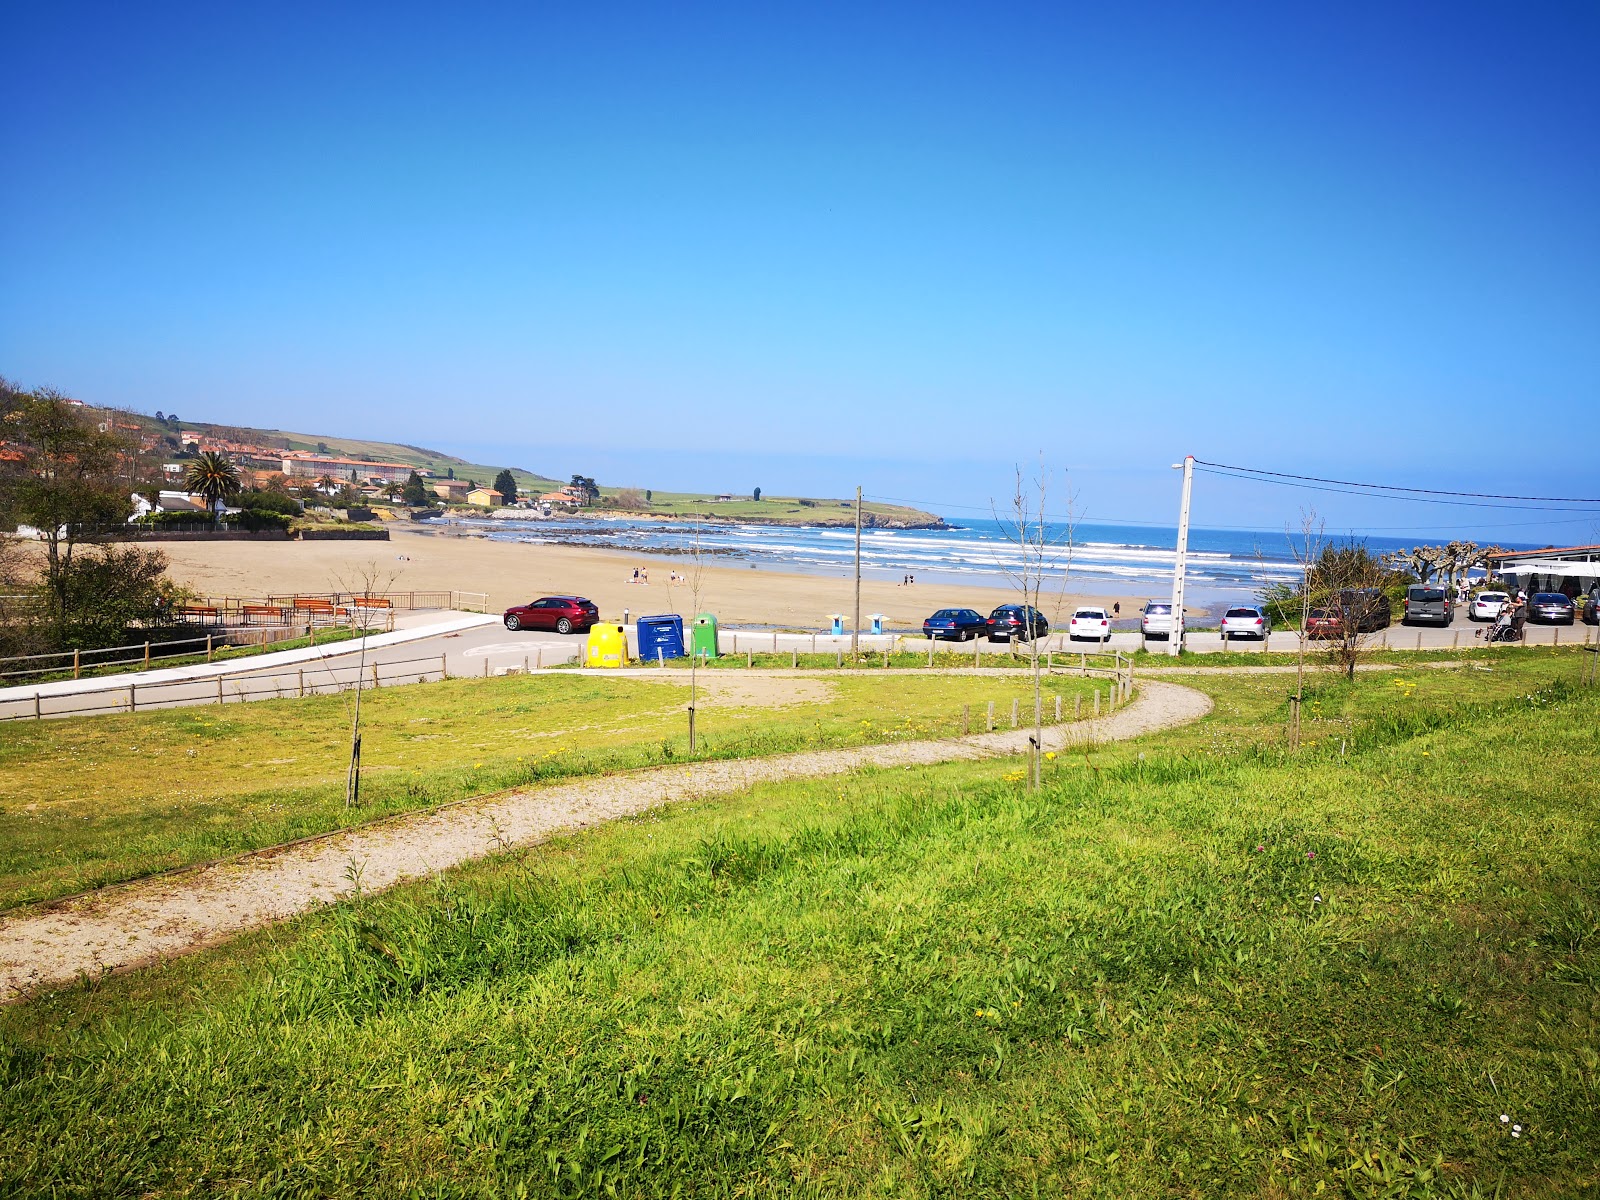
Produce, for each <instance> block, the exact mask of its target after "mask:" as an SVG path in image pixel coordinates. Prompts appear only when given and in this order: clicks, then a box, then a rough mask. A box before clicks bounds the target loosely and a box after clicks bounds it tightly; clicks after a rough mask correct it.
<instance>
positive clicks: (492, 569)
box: [158, 530, 1138, 629]
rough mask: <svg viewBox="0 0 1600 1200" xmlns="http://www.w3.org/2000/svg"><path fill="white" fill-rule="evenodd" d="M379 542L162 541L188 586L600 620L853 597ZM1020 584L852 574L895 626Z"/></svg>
mask: <svg viewBox="0 0 1600 1200" xmlns="http://www.w3.org/2000/svg"><path fill="white" fill-rule="evenodd" d="M391 535H392V536H391V540H390V541H387V542H337V541H312V542H299V541H293V542H161V543H158V544H159V546H160V548H161V549H162V550H163V551H164V552H165V553H166V556H167V561H168V563H169V564H170V566H169V572H168V573H169V574H170V575H171V577H172V578H173V579H174V580H176V581H178V582H180V583H184V584H187V585H188V586H189V587H190V588H192V589H193V590H194V591H196V592H199V593H202V594H205V595H211V596H265V595H267V594H268V593H269V592H270V593H273V594H281V593H286V592H325V591H332V590H336V589H337V590H356V589H357V588H359V587H360V582H359V581H360V579H361V578H362V577H363V575H364V574H366V573H367V572H369V571H375V572H376V576H377V578H378V579H379V581H380V582H383V581H386V580H388V579H389V577H390V576H391V575H392V576H393V582H392V583H391V584H390V585H389V586H390V587H391V588H392V589H393V590H396V591H409V590H419V591H421V590H434V589H439V590H444V589H450V590H455V591H464V592H487V593H488V595H489V610H490V611H491V612H493V611H495V610H498V609H502V608H506V607H508V606H509V605H512V604H516V603H520V602H523V601H526V600H530V599H533V598H535V597H538V596H543V595H550V594H570V593H575V594H578V595H584V596H588V597H589V598H590V599H592V600H593V601H594V602H595V603H596V604H598V605H599V606H600V611H601V613H602V614H603V615H604V616H605V617H606V618H607V619H609V620H615V619H620V618H621V616H622V613H623V610H624V609H626V610H628V611H629V612H630V613H631V614H632V615H633V616H635V617H636V616H639V615H640V614H650V613H662V612H678V613H685V614H689V613H692V612H695V611H701V612H713V613H716V614H717V616H718V618H719V619H720V620H721V621H722V622H723V623H724V624H732V625H771V626H777V627H780V628H793V629H822V628H824V627H826V625H827V623H828V616H829V614H830V613H844V614H846V618H847V625H848V615H849V614H850V612H851V611H852V608H853V606H854V598H853V583H852V580H851V578H850V577H849V576H840V577H833V578H830V577H828V576H823V575H803V574H787V573H782V572H778V571H770V570H757V569H752V568H751V567H749V566H748V565H743V564H741V565H740V566H737V567H734V566H728V565H724V564H720V563H715V562H714V561H712V560H707V561H706V563H705V565H704V566H702V567H701V569H700V573H699V574H700V580H699V588H698V597H697V596H696V594H695V591H696V589H695V588H694V587H693V586H692V583H691V582H689V581H685V582H679V583H673V582H670V581H669V580H670V576H671V574H672V572H674V571H676V572H679V573H681V574H683V575H686V576H692V575H693V574H694V563H693V561H692V560H691V559H688V558H686V557H685V556H682V555H649V554H643V553H635V552H624V551H615V550H596V549H590V548H586V547H571V546H549V545H528V544H523V543H514V542H491V541H487V540H485V539H482V538H472V537H452V536H448V535H441V534H428V533H412V532H409V531H405V530H392V531H391ZM635 567H642V568H646V569H647V570H648V572H649V579H650V582H649V583H648V584H647V585H645V584H634V583H632V582H630V581H631V579H632V576H633V570H634V568H635ZM1018 599H1019V593H1017V592H1015V591H1011V590H1008V589H1004V588H988V587H970V586H961V585H955V586H946V585H942V584H937V585H936V584H921V583H919V584H913V585H911V586H909V587H906V586H901V585H898V584H896V583H894V582H893V581H882V580H866V579H864V580H863V581H862V584H861V613H862V618H863V622H865V619H866V617H867V615H868V614H870V613H882V614H884V616H885V618H886V620H887V623H889V624H891V625H895V626H899V627H905V626H920V625H921V624H922V619H923V618H924V617H926V616H927V615H928V614H929V613H931V612H932V611H933V610H934V609H936V608H947V607H964V608H975V609H977V610H979V611H980V612H983V613H988V612H989V610H990V609H992V608H994V607H995V605H997V604H1006V603H1011V602H1014V601H1016V600H1018ZM1118 601H1120V602H1121V604H1122V611H1123V614H1124V615H1125V616H1126V615H1131V614H1132V613H1134V612H1136V611H1137V609H1138V604H1137V602H1135V601H1134V600H1132V599H1130V597H1129V596H1126V595H1122V596H1112V595H1099V594H1083V593H1069V594H1068V595H1066V596H1062V595H1060V594H1059V593H1057V594H1046V595H1045V596H1044V597H1043V598H1042V600H1041V601H1040V604H1039V607H1040V608H1041V609H1042V610H1043V611H1044V613H1045V615H1046V616H1047V617H1048V618H1049V619H1050V621H1051V623H1052V624H1057V623H1058V619H1057V618H1058V614H1059V617H1060V620H1062V621H1064V620H1065V619H1066V617H1067V616H1068V615H1070V612H1071V608H1072V607H1073V606H1074V605H1077V604H1095V603H1103V604H1105V605H1106V606H1107V607H1109V606H1110V605H1111V604H1113V603H1116V602H1118Z"/></svg>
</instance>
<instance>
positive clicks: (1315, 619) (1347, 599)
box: [1306, 588, 1391, 638]
mask: <svg viewBox="0 0 1600 1200" xmlns="http://www.w3.org/2000/svg"><path fill="white" fill-rule="evenodd" d="M1347 620H1348V621H1349V622H1350V623H1351V625H1352V626H1353V627H1354V630H1355V632H1356V633H1372V632H1375V631H1376V630H1379V629H1387V628H1388V627H1389V622H1390V620H1391V614H1390V612H1389V597H1387V596H1385V595H1384V594H1383V593H1382V592H1381V591H1379V590H1378V589H1377V588H1346V589H1345V590H1344V591H1341V592H1339V593H1338V595H1337V596H1336V597H1335V602H1334V603H1332V604H1327V605H1321V606H1319V607H1317V608H1313V609H1312V610H1311V611H1310V612H1309V613H1308V614H1307V615H1306V636H1307V637H1313V638H1342V637H1344V630H1345V622H1346V621H1347Z"/></svg>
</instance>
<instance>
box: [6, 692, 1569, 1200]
mask: <svg viewBox="0 0 1600 1200" xmlns="http://www.w3.org/2000/svg"><path fill="white" fill-rule="evenodd" d="M1553 671H1554V668H1552V667H1551V666H1550V665H1549V664H1548V663H1546V664H1542V665H1540V664H1533V665H1524V666H1522V667H1520V668H1518V669H1517V670H1516V671H1514V672H1511V671H1508V672H1503V673H1499V674H1497V675H1495V676H1493V677H1477V676H1475V675H1473V674H1469V673H1463V674H1460V675H1438V674H1434V673H1427V674H1419V676H1418V677H1417V678H1415V679H1413V680H1409V681H1406V682H1403V683H1401V684H1398V685H1397V684H1396V683H1395V682H1394V681H1392V680H1391V679H1388V678H1383V679H1368V680H1362V681H1360V682H1358V684H1357V685H1356V686H1355V688H1354V689H1349V688H1346V687H1344V686H1343V685H1341V684H1338V683H1335V682H1330V681H1327V680H1326V679H1324V680H1320V681H1319V687H1318V690H1317V694H1316V702H1315V704H1314V705H1313V708H1312V715H1311V717H1310V721H1311V725H1312V728H1313V731H1314V732H1313V734H1312V739H1311V740H1312V742H1313V743H1314V744H1313V745H1311V746H1310V747H1308V748H1307V749H1306V750H1305V751H1303V752H1302V753H1301V754H1300V755H1299V756H1298V757H1290V756H1287V755H1284V754H1282V753H1281V752H1280V751H1279V750H1277V749H1276V748H1275V747H1274V746H1273V745H1272V741H1273V736H1274V728H1275V727H1276V726H1277V724H1278V723H1279V722H1281V720H1282V719H1283V715H1284V714H1283V711H1282V707H1281V704H1280V701H1281V698H1282V689H1281V687H1280V686H1279V681H1277V680H1275V679H1270V678H1269V679H1240V680H1229V681H1211V682H1208V683H1207V684H1206V685H1205V686H1207V687H1209V688H1211V689H1213V690H1214V691H1215V693H1216V695H1217V697H1218V701H1219V706H1218V710H1217V713H1216V714H1215V715H1214V717H1213V718H1211V719H1210V720H1209V721H1207V722H1205V723H1203V724H1202V725H1200V726H1197V727H1193V728H1191V729H1188V730H1183V731H1178V732H1175V733H1172V734H1168V735H1164V736H1163V737H1161V738H1158V739H1153V740H1151V741H1148V742H1145V743H1143V744H1142V745H1138V746H1126V747H1120V748H1114V749H1112V750H1110V751H1108V752H1106V753H1102V754H1096V755H1095V756H1093V758H1092V759H1090V760H1088V761H1084V760H1081V759H1072V760H1066V761H1061V762H1058V764H1057V767H1058V770H1057V772H1056V774H1055V776H1054V777H1053V778H1052V779H1051V781H1050V783H1049V786H1048V788H1047V790H1046V792H1045V793H1044V794H1043V795H1041V796H1038V797H1031V796H1028V795H1026V794H1024V793H1022V792H1021V791H1020V789H1019V788H1018V786H1017V785H1015V784H1014V783H1011V782H1008V781H1007V778H1006V775H1007V772H1008V768H1007V767H1006V766H1005V765H1003V764H980V765H959V766H949V767H943V768H939V769H930V770H926V771H920V772H916V773H903V772H895V773H893V774H884V775H877V776H874V775H870V774H869V775H865V776H858V777H855V778H852V779H848V780H841V781H829V782H813V783H806V784H796V785H790V786H783V787H765V788H761V789H758V790H757V791H755V792H753V793H751V794H749V795H745V796H740V797H735V798H730V799H725V800H718V801H715V802H706V803H700V804H685V805H681V806H679V807H676V808H674V809H672V810H670V811H664V812H662V813H659V814H656V815H652V816H650V817H647V818H645V819H641V820H639V821H635V822H629V823H622V824H618V825H614V826H612V827H609V828H604V829H598V830H595V831H592V832H588V833H585V834H583V835H582V836H578V837H574V838H571V839H567V840H564V841H561V842H558V843H555V844H552V845H549V846H545V847H539V848H535V849H531V850H528V851H526V852H522V853H517V854H513V855H509V856H506V857H503V858H501V859H499V860H497V861H494V862H491V863H485V864H479V865H476V866H473V867H471V868H468V869H465V870H462V871H458V872H454V873H452V874H451V875H449V876H448V877H445V878H443V879H440V880H439V881H437V882H435V883H432V884H428V885H419V886H416V887H412V888H408V889H402V890H399V891H396V892H394V893H390V894H387V895H385V896H382V897H375V898H372V899H369V900H366V901H364V902H361V903H359V904H354V905H348V906H344V907H342V908H340V909H338V910H336V911H331V912H326V913H322V914H319V915H317V916H315V917H312V918H308V919H305V920H301V921H298V922H295V923H293V924H292V925H290V926H286V927H283V928H281V929H278V930H271V931H265V932H263V933H260V934H257V935H254V936H252V937H250V938H246V939H242V940H241V941H239V942H236V943H234V944H232V945H230V946H228V947H226V948H224V949H222V950H220V951H217V952H213V953H210V954H207V955H205V956H201V957H197V958H193V959H189V960H185V961H182V962H179V963H174V964H171V965H169V966H167V967H165V968H163V969H161V970H159V971H148V972H142V973H139V974H136V975H132V976H128V977H124V978H117V979H110V980H106V981H104V982H103V983H101V984H98V985H94V986H86V987H83V988H78V989H72V990H69V991H66V992H63V993H59V994H57V995H55V996H52V997H47V998H43V999H40V1000H37V1001H34V1002H31V1003H29V1004H26V1005H22V1006H18V1007H15V1008H12V1009H10V1010H8V1011H5V1012H3V1013H0V1046H3V1049H0V1078H3V1079H4V1082H5V1088H4V1092H3V1099H0V1146H3V1147H6V1149H5V1150H3V1151H0V1189H3V1188H5V1187H6V1186H10V1187H14V1188H18V1189H25V1190H33V1191H43V1190H46V1189H47V1188H48V1189H52V1190H53V1192H54V1194H58V1195H83V1194H89V1193H91V1192H95V1193H112V1192H116V1193H142V1194H150V1195H169V1194H177V1193H181V1192H185V1191H190V1190H202V1185H201V1183H200V1181H201V1180H202V1179H205V1180H207V1181H209V1182H208V1183H207V1184H205V1185H203V1186H204V1188H206V1189H210V1190H211V1191H216V1192H222V1193H224V1194H239V1193H244V1192H250V1193H251V1194H254V1193H256V1192H258V1191H259V1192H261V1193H267V1192H270V1193H272V1194H277V1195H299V1194H305V1195H312V1194H316V1195H342V1194H351V1195H353V1194H357V1193H368V1194H372V1193H378V1192H382V1193H383V1194H388V1195H403V1194H427V1195H458V1194H460V1195H486V1196H487V1195H509V1194H517V1189H519V1188H525V1189H526V1190H527V1192H528V1193H529V1194H534V1195H598V1194H605V1188H606V1187H607V1186H611V1187H614V1189H615V1194H618V1195H630V1196H631V1195H641V1196H642V1195H668V1194H673V1193H675V1192H677V1193H681V1194H684V1195H726V1196H733V1195H744V1196H750V1195H822V1194H841V1193H850V1194H862V1195H881V1196H890V1195H893V1196H936V1195H957V1194H963V1195H985V1196H987V1195H997V1196H998V1195H1016V1196H1028V1195H1060V1194H1063V1193H1065V1192H1069V1191H1070V1192H1073V1193H1074V1194H1094V1195H1113V1196H1130V1197H1131V1196H1139V1197H1144V1196H1153V1195H1182V1196H1219V1195H1266V1196H1299V1195H1304V1196H1316V1195H1349V1196H1431V1195H1473V1194H1483V1195H1489V1194H1496V1195H1506V1196H1557V1195H1573V1196H1576V1195H1590V1194H1593V1190H1594V1189H1595V1187H1596V1186H1597V1185H1600V1175H1597V1170H1596V1165H1595V1164H1596V1163H1597V1162H1600V1153H1597V1151H1600V1094H1597V1092H1600V1054H1597V1046H1600V1027H1597V1016H1600V1011H1597V999H1596V996H1597V984H1600V937H1597V934H1596V930H1597V928H1600V893H1597V885H1596V880H1597V878H1600V875H1597V867H1600V858H1597V843H1596V840H1595V836H1594V835H1595V824H1596V821H1595V818H1596V802H1595V801H1594V799H1593V788H1592V780H1591V778H1590V775H1591V772H1592V765H1593V762H1594V761H1595V759H1596V755H1597V752H1600V745H1597V744H1596V736H1595V715H1596V711H1595V710H1596V705H1595V701H1594V698H1593V693H1582V694H1580V693H1574V692H1571V691H1569V690H1567V688H1566V687H1565V685H1564V684H1562V683H1560V682H1554V683H1552V681H1551V678H1550V676H1551V675H1552V673H1553ZM1562 673H1563V674H1570V672H1565V671H1563V672H1562ZM1317 731H1320V736H1319V734H1318V732H1317ZM1341 738H1343V739H1345V740H1346V741H1347V742H1348V743H1349V746H1350V747H1351V748H1350V749H1349V753H1348V754H1347V755H1341V754H1340V752H1339V748H1338V746H1337V744H1336V743H1337V742H1338V740H1339V739H1341ZM1501 1113H1506V1114H1508V1115H1509V1116H1510V1118H1511V1119H1512V1120H1513V1121H1515V1122H1516V1123H1518V1124H1519V1125H1521V1126H1522V1136H1521V1137H1519V1138H1515V1139H1514V1138H1512V1137H1511V1136H1510V1132H1511V1131H1510V1127H1509V1125H1503V1124H1502V1123H1501V1122H1500V1119H1499V1118H1500V1114H1501ZM1480 1189H1481V1191H1480Z"/></svg>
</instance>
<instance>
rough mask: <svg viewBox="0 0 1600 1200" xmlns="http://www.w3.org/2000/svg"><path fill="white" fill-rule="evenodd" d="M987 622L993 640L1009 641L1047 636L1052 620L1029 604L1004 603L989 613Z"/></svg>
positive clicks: (990, 637) (1030, 639) (1029, 639)
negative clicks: (1046, 618) (1048, 619)
mask: <svg viewBox="0 0 1600 1200" xmlns="http://www.w3.org/2000/svg"><path fill="white" fill-rule="evenodd" d="M985 624H986V625H987V626H988V630H989V640H990V641H991V642H1009V641H1012V640H1013V639H1020V640H1022V641H1030V642H1031V641H1032V640H1033V639H1034V638H1042V637H1047V636H1048V635H1049V633H1050V622H1049V621H1047V620H1045V618H1044V614H1043V613H1042V612H1040V611H1039V610H1038V609H1037V608H1034V607H1032V606H1031V605H1027V604H1002V605H1001V606H1000V607H999V608H997V609H995V610H994V611H993V612H992V613H990V614H989V619H988V621H987V622H985Z"/></svg>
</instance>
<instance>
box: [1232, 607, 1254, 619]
mask: <svg viewBox="0 0 1600 1200" xmlns="http://www.w3.org/2000/svg"><path fill="white" fill-rule="evenodd" d="M1260 615H1261V614H1260V613H1258V612H1257V611H1256V610H1255V609H1253V608H1230V609H1229V610H1228V616H1230V617H1259V616H1260Z"/></svg>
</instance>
